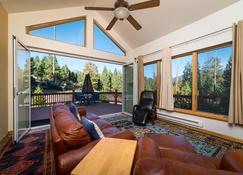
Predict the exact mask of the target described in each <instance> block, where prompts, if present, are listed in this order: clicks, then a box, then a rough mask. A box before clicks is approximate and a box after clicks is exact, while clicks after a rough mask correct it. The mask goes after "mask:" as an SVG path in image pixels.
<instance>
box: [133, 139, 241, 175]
mask: <svg viewBox="0 0 243 175" xmlns="http://www.w3.org/2000/svg"><path fill="white" fill-rule="evenodd" d="M177 141H178V140H177ZM133 174H134V175H240V174H243V150H231V151H228V152H226V153H225V155H224V156H223V158H222V159H217V158H212V157H205V156H200V155H197V154H195V153H194V152H193V151H191V150H190V149H189V150H185V151H182V150H178V149H175V148H169V147H159V146H158V145H157V144H156V141H155V140H154V139H152V138H149V137H143V138H140V139H139V140H138V145H137V150H136V157H135V162H134V171H133Z"/></svg>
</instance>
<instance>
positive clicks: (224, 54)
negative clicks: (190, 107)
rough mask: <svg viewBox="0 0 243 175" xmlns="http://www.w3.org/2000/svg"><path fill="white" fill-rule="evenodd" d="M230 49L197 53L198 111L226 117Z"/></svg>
mask: <svg viewBox="0 0 243 175" xmlns="http://www.w3.org/2000/svg"><path fill="white" fill-rule="evenodd" d="M231 60H232V47H231V46H226V47H222V48H216V49H213V50H210V51H205V52H200V53H198V60H197V70H198V73H197V80H198V86H197V91H198V96H197V104H198V108H197V109H198V111H203V112H211V113H216V114H223V115H228V109H229V94H230V81H231Z"/></svg>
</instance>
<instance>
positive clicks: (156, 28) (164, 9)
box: [0, 0, 239, 48]
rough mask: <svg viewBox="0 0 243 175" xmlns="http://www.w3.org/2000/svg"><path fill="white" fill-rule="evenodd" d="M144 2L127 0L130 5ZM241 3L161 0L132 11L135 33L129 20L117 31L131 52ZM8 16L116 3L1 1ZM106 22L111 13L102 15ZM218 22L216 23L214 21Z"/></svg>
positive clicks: (232, 0) (95, 0)
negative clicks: (154, 4)
mask: <svg viewBox="0 0 243 175" xmlns="http://www.w3.org/2000/svg"><path fill="white" fill-rule="evenodd" d="M142 1H145V0H128V2H129V3H130V4H133V3H137V2H142ZM237 1H239V0H160V7H157V8H152V9H146V10H138V11H133V12H131V14H132V15H133V16H134V17H135V18H136V19H137V21H138V22H139V23H140V24H141V25H142V27H143V28H142V29H141V30H140V31H136V30H135V29H134V28H133V27H132V26H131V25H130V24H129V23H128V22H127V21H126V20H125V21H118V22H117V23H116V25H115V27H114V28H113V29H112V30H116V31H117V33H118V34H120V36H121V37H123V38H124V40H125V41H126V42H127V43H128V45H129V46H130V47H131V48H137V47H139V46H141V45H144V44H146V43H148V42H150V41H153V40H155V39H157V38H159V37H162V36H164V35H166V34H168V33H170V32H173V31H175V30H177V29H179V28H182V27H184V26H186V25H188V24H191V23H193V22H195V21H197V20H199V19H201V18H203V17H206V16H208V15H210V14H212V13H214V12H216V11H218V10H221V9H223V8H225V7H227V6H229V5H231V4H233V3H235V2H237ZM0 2H1V3H2V4H3V6H4V7H5V8H6V10H7V11H8V12H9V13H18V12H27V11H37V10H47V9H57V8H67V7H74V6H104V7H113V4H114V2H115V0H39V1H36V0H0ZM99 13H100V14H101V16H102V17H103V18H104V19H105V20H106V21H107V23H109V22H110V20H111V19H112V17H113V14H112V12H99ZM215 22H217V21H215Z"/></svg>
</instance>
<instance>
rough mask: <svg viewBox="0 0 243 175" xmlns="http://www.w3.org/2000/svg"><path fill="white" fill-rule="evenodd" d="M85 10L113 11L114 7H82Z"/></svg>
mask: <svg viewBox="0 0 243 175" xmlns="http://www.w3.org/2000/svg"><path fill="white" fill-rule="evenodd" d="M84 9H85V10H102V11H113V10H115V9H114V8H110V7H84Z"/></svg>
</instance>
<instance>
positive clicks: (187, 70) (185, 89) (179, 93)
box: [172, 55, 192, 109]
mask: <svg viewBox="0 0 243 175" xmlns="http://www.w3.org/2000/svg"><path fill="white" fill-rule="evenodd" d="M172 81H173V90H174V106H175V107H176V108H182V109H192V55H188V56H184V57H179V58H176V59H173V60H172Z"/></svg>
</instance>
